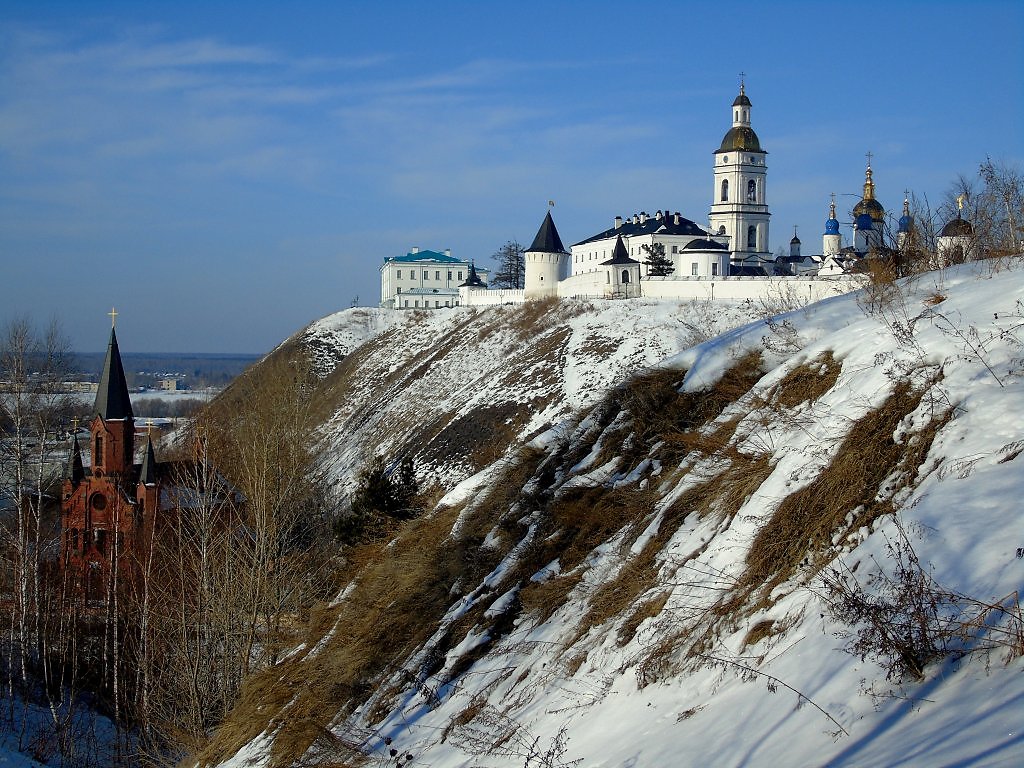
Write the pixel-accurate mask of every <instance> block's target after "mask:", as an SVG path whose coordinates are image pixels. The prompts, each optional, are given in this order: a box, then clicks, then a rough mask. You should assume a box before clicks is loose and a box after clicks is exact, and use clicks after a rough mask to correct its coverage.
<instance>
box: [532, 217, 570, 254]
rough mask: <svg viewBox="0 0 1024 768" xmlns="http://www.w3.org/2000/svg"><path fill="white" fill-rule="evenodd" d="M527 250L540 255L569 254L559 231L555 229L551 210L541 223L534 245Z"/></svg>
mask: <svg viewBox="0 0 1024 768" xmlns="http://www.w3.org/2000/svg"><path fill="white" fill-rule="evenodd" d="M526 250H528V251H534V252H538V253H568V251H567V250H565V246H564V245H562V238H560V237H559V236H558V230H557V229H555V222H554V221H553V220H552V218H551V211H550V210H549V211H548V212H547V214H546V215H545V216H544V221H543V222H542V223H541V225H540V229H538V230H537V236H536V237H535V238H533V245H531V246H530V247H529V248H527V249H526Z"/></svg>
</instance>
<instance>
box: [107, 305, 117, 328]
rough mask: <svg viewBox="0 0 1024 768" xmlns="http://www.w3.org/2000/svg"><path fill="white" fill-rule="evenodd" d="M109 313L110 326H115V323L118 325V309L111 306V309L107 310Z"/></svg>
mask: <svg viewBox="0 0 1024 768" xmlns="http://www.w3.org/2000/svg"><path fill="white" fill-rule="evenodd" d="M107 315H108V316H109V317H110V327H111V328H113V327H114V326H115V325H117V315H118V311H117V310H116V309H114V308H113V307H111V308H110V311H109V312H107Z"/></svg>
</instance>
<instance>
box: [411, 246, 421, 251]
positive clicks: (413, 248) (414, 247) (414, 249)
mask: <svg viewBox="0 0 1024 768" xmlns="http://www.w3.org/2000/svg"><path fill="white" fill-rule="evenodd" d="M412 252H413V253H419V252H420V247H419V246H418V245H414V246H413V247H412Z"/></svg>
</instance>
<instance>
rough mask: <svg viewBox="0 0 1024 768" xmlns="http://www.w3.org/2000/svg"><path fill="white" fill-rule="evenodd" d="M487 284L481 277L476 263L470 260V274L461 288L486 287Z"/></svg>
mask: <svg viewBox="0 0 1024 768" xmlns="http://www.w3.org/2000/svg"><path fill="white" fill-rule="evenodd" d="M486 287H487V284H486V283H485V282H484V281H483V280H481V279H480V275H478V274H477V271H476V263H475V262H472V261H471V262H469V276H468V277H467V278H466V282H464V283H462V284H461V285H460V286H459V288H486Z"/></svg>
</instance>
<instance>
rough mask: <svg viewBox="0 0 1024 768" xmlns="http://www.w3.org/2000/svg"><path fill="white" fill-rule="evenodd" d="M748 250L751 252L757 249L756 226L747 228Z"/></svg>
mask: <svg viewBox="0 0 1024 768" xmlns="http://www.w3.org/2000/svg"><path fill="white" fill-rule="evenodd" d="M747 249H748V250H751V251H753V250H756V249H757V227H755V226H754V225H750V226H749V227H747Z"/></svg>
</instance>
